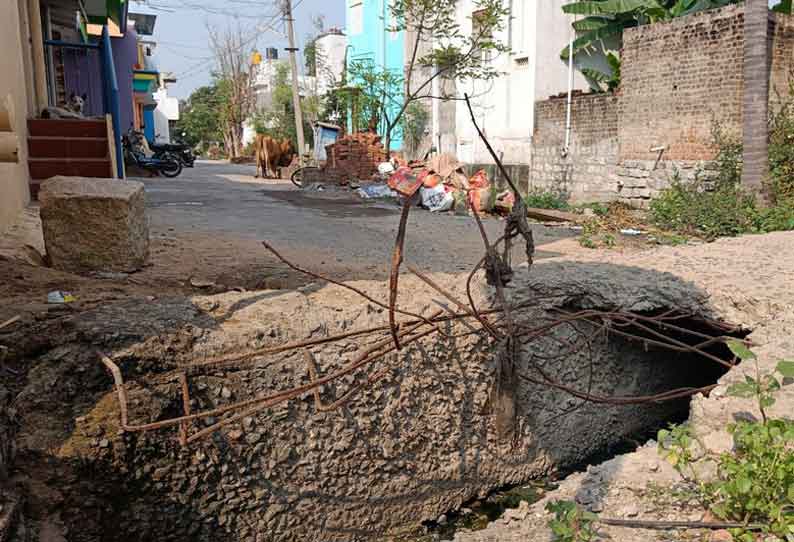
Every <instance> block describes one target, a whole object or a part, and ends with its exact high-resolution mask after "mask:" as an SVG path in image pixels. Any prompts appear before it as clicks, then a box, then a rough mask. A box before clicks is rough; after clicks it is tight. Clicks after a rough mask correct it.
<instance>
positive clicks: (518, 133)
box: [456, 0, 588, 164]
mask: <svg viewBox="0 0 794 542" xmlns="http://www.w3.org/2000/svg"><path fill="white" fill-rule="evenodd" d="M565 3H567V0H546V1H544V2H537V1H535V0H512V2H511V3H510V9H511V12H512V15H511V17H510V21H509V23H508V24H507V25H506V28H505V29H504V30H503V31H502V32H501V33H500V34H499V35H498V36H497V37H498V39H500V40H501V41H502V43H504V44H506V45H507V46H508V47H509V48H510V52H509V53H504V54H501V55H497V56H495V57H494V58H493V59H492V61H491V62H492V64H493V66H494V67H495V68H496V69H497V70H499V71H500V72H502V73H503V74H504V75H502V76H501V77H498V78H496V79H494V80H493V81H489V82H484V81H463V82H461V83H460V84H459V85H458V88H459V93H460V94H462V93H463V92H467V93H468V94H469V95H470V96H473V97H474V98H473V105H474V110H475V115H476V118H477V121H478V123H479V124H480V126H481V128H483V129H484V130H485V133H486V134H487V135H488V137H489V141H490V142H491V144H492V145H493V147H494V149H495V150H496V152H497V153H499V152H501V153H503V160H504V161H505V162H507V163H514V164H528V163H529V162H530V149H531V138H532V126H533V124H534V116H535V113H534V106H533V102H534V101H535V100H539V99H544V98H547V97H548V96H550V95H554V94H558V93H561V92H566V91H567V90H568V67H567V65H566V64H565V63H564V62H563V61H562V60H560V57H559V54H560V51H561V50H562V49H563V47H565V46H566V45H567V43H568V39H569V36H570V22H571V21H570V18H569V16H567V15H565V14H564V13H563V12H562V6H563V4H565ZM475 10H476V6H475V4H474V2H472V1H471V0H463V1H462V2H460V3H459V5H458V21H459V23H460V24H461V26H462V28H463V29H464V32H468V33H470V32H471V15H472V12H473V11H475ZM574 88H579V89H585V88H588V87H587V83H586V81H585V80H584V78H583V77H581V75H579V74H578V73H577V74H576V75H575V78H574ZM456 118H457V122H456V132H457V136H458V149H457V151H458V158H459V159H461V160H462V161H464V162H468V163H490V162H492V159H491V157H490V154H489V153H488V151H487V149H486V148H485V145H483V144H482V142H481V141H480V140H479V138H478V137H477V133H476V131H475V130H474V127H473V126H472V124H471V120H470V116H469V111H468V109H467V107H466V104H465V103H463V102H459V103H458V106H457V114H456Z"/></svg>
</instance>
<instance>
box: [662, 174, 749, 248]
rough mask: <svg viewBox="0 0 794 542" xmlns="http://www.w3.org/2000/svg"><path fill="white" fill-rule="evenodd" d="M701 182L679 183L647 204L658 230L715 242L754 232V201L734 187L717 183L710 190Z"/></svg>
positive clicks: (733, 184)
mask: <svg viewBox="0 0 794 542" xmlns="http://www.w3.org/2000/svg"><path fill="white" fill-rule="evenodd" d="M709 188H710V187H709V186H708V185H707V184H706V183H705V182H703V181H701V180H699V179H698V180H695V181H693V182H689V183H685V182H682V181H681V180H680V179H679V178H678V177H674V178H673V181H672V183H671V185H670V188H668V189H666V190H663V191H662V192H661V194H659V196H658V197H657V198H656V199H654V200H653V201H651V207H650V219H651V221H652V222H653V223H654V225H656V226H657V227H659V228H662V229H665V230H671V231H674V232H678V233H682V234H685V235H693V236H698V237H704V238H706V239H716V238H717V237H726V236H734V235H739V234H741V233H746V232H750V231H754V230H755V226H756V222H757V221H756V219H757V216H758V211H757V209H756V204H755V198H754V197H753V196H752V195H751V194H748V193H746V192H745V191H744V190H743V189H742V188H741V187H740V186H739V185H738V184H735V183H731V182H721V181H717V182H716V185H715V187H714V188H713V189H709Z"/></svg>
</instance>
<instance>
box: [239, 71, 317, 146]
mask: <svg viewBox="0 0 794 542" xmlns="http://www.w3.org/2000/svg"><path fill="white" fill-rule="evenodd" d="M272 88H273V93H272V95H271V103H270V106H269V107H268V108H267V109H266V110H260V111H259V112H257V113H256V114H255V115H254V116H253V124H254V129H255V130H256V132H257V133H260V134H266V135H269V136H271V137H274V138H276V139H283V138H287V139H289V140H290V141H292V144H293V145H294V147H295V148H296V149H297V148H298V147H297V145H298V143H297V141H298V135H297V133H296V131H295V107H294V105H293V102H292V86H291V82H290V70H289V65H288V64H286V63H284V62H282V63H279V64H277V65H276V71H275V75H274V77H273V84H272ZM301 108H302V110H303V119H304V126H303V132H304V134H305V135H306V142H307V143H308V144H309V145H311V144H312V141H313V137H312V129H311V122H312V121H313V120H317V118H318V115H319V109H320V103H319V100H318V99H317V97H315V96H307V97H303V98H301Z"/></svg>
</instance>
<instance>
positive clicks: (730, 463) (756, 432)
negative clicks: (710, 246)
mask: <svg viewBox="0 0 794 542" xmlns="http://www.w3.org/2000/svg"><path fill="white" fill-rule="evenodd" d="M727 344H728V347H729V348H730V349H731V351H732V352H733V354H734V355H735V356H736V357H737V358H739V359H740V360H742V361H743V362H749V361H751V360H752V361H754V362H755V377H752V376H749V375H748V376H745V379H744V381H743V382H738V383H735V384H732V385H731V386H729V387H728V395H730V396H734V397H743V398H754V399H755V401H756V404H757V407H758V410H759V413H760V414H761V421H756V420H741V421H738V422H736V423H733V424H730V425H729V426H728V432H729V433H730V434H731V435H732V437H733V450H731V451H730V452H725V453H723V454H721V455H720V456H719V457H718V458H717V460H716V462H717V475H716V478H715V479H714V480H713V481H711V482H709V483H701V484H700V489H699V491H700V492H701V498H702V499H703V500H704V501H705V502H707V503H709V506H710V508H711V510H712V511H713V512H714V513H715V514H716V515H717V516H719V517H720V518H722V519H724V520H728V521H735V522H742V523H745V524H750V523H753V524H757V525H759V526H760V528H761V530H762V531H763V532H764V533H767V534H771V535H774V536H776V537H779V538H780V539H782V540H786V541H787V542H792V541H794V422H793V421H791V420H788V419H772V418H769V417H768V415H767V409H769V408H770V407H771V406H772V405H774V404H775V393H776V392H777V391H778V390H780V388H781V386H783V385H786V384H789V383H791V381H792V379H794V361H780V362H779V363H778V364H777V366H776V367H775V371H776V373H777V374H778V375H780V377H782V378H779V377H778V376H776V375H775V374H766V375H762V374H760V370H759V367H758V362H757V359H756V356H755V354H754V353H753V352H752V351H751V350H750V349H749V348H748V347H747V346H746V344H745V343H743V342H741V341H738V340H730V341H728V343H727ZM693 442H694V440H693V437H692V435H691V433H690V432H689V429H686V428H685V426H671V429H670V430H663V431H660V432H659V451H660V453H661V454H662V455H663V456H664V457H665V458H666V459H668V461H670V462H671V463H672V464H673V466H674V467H675V468H676V470H678V471H679V473H682V476H683V470H684V469H687V470H689V471H690V472H692V473H695V471H694V465H693V455H692V451H691V446H692V443H693ZM695 477H696V474H695ZM731 532H732V535H733V538H734V540H737V541H740V542H752V541H754V540H756V537H755V535H754V534H753V533H751V532H749V531H748V530H747V529H733V530H732V531H731Z"/></svg>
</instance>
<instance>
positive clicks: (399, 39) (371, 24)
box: [345, 0, 405, 150]
mask: <svg viewBox="0 0 794 542" xmlns="http://www.w3.org/2000/svg"><path fill="white" fill-rule="evenodd" d="M346 1H347V29H346V32H345V33H346V34H347V41H348V52H347V62H348V65H349V64H350V62H351V61H353V60H361V59H371V60H372V61H374V62H375V64H376V65H377V66H379V67H381V68H385V69H387V70H391V71H394V72H395V73H398V74H402V73H403V63H404V58H405V55H404V54H403V48H404V41H405V39H404V36H403V33H402V32H389V31H388V30H386V29H387V28H388V27H389V26H390V25H391V15H390V13H389V10H388V0H346ZM351 83H353V82H351ZM399 107H400V105H399V104H398V103H395V104H394V105H393V106H392V107H391V110H392V111H393V112H396V111H397V110H398V109H399ZM382 132H383V129H382V128H381V133H382ZM401 147H402V137H401V134H399V132H398V133H396V134H393V135H392V141H391V150H399V149H400V148H401Z"/></svg>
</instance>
